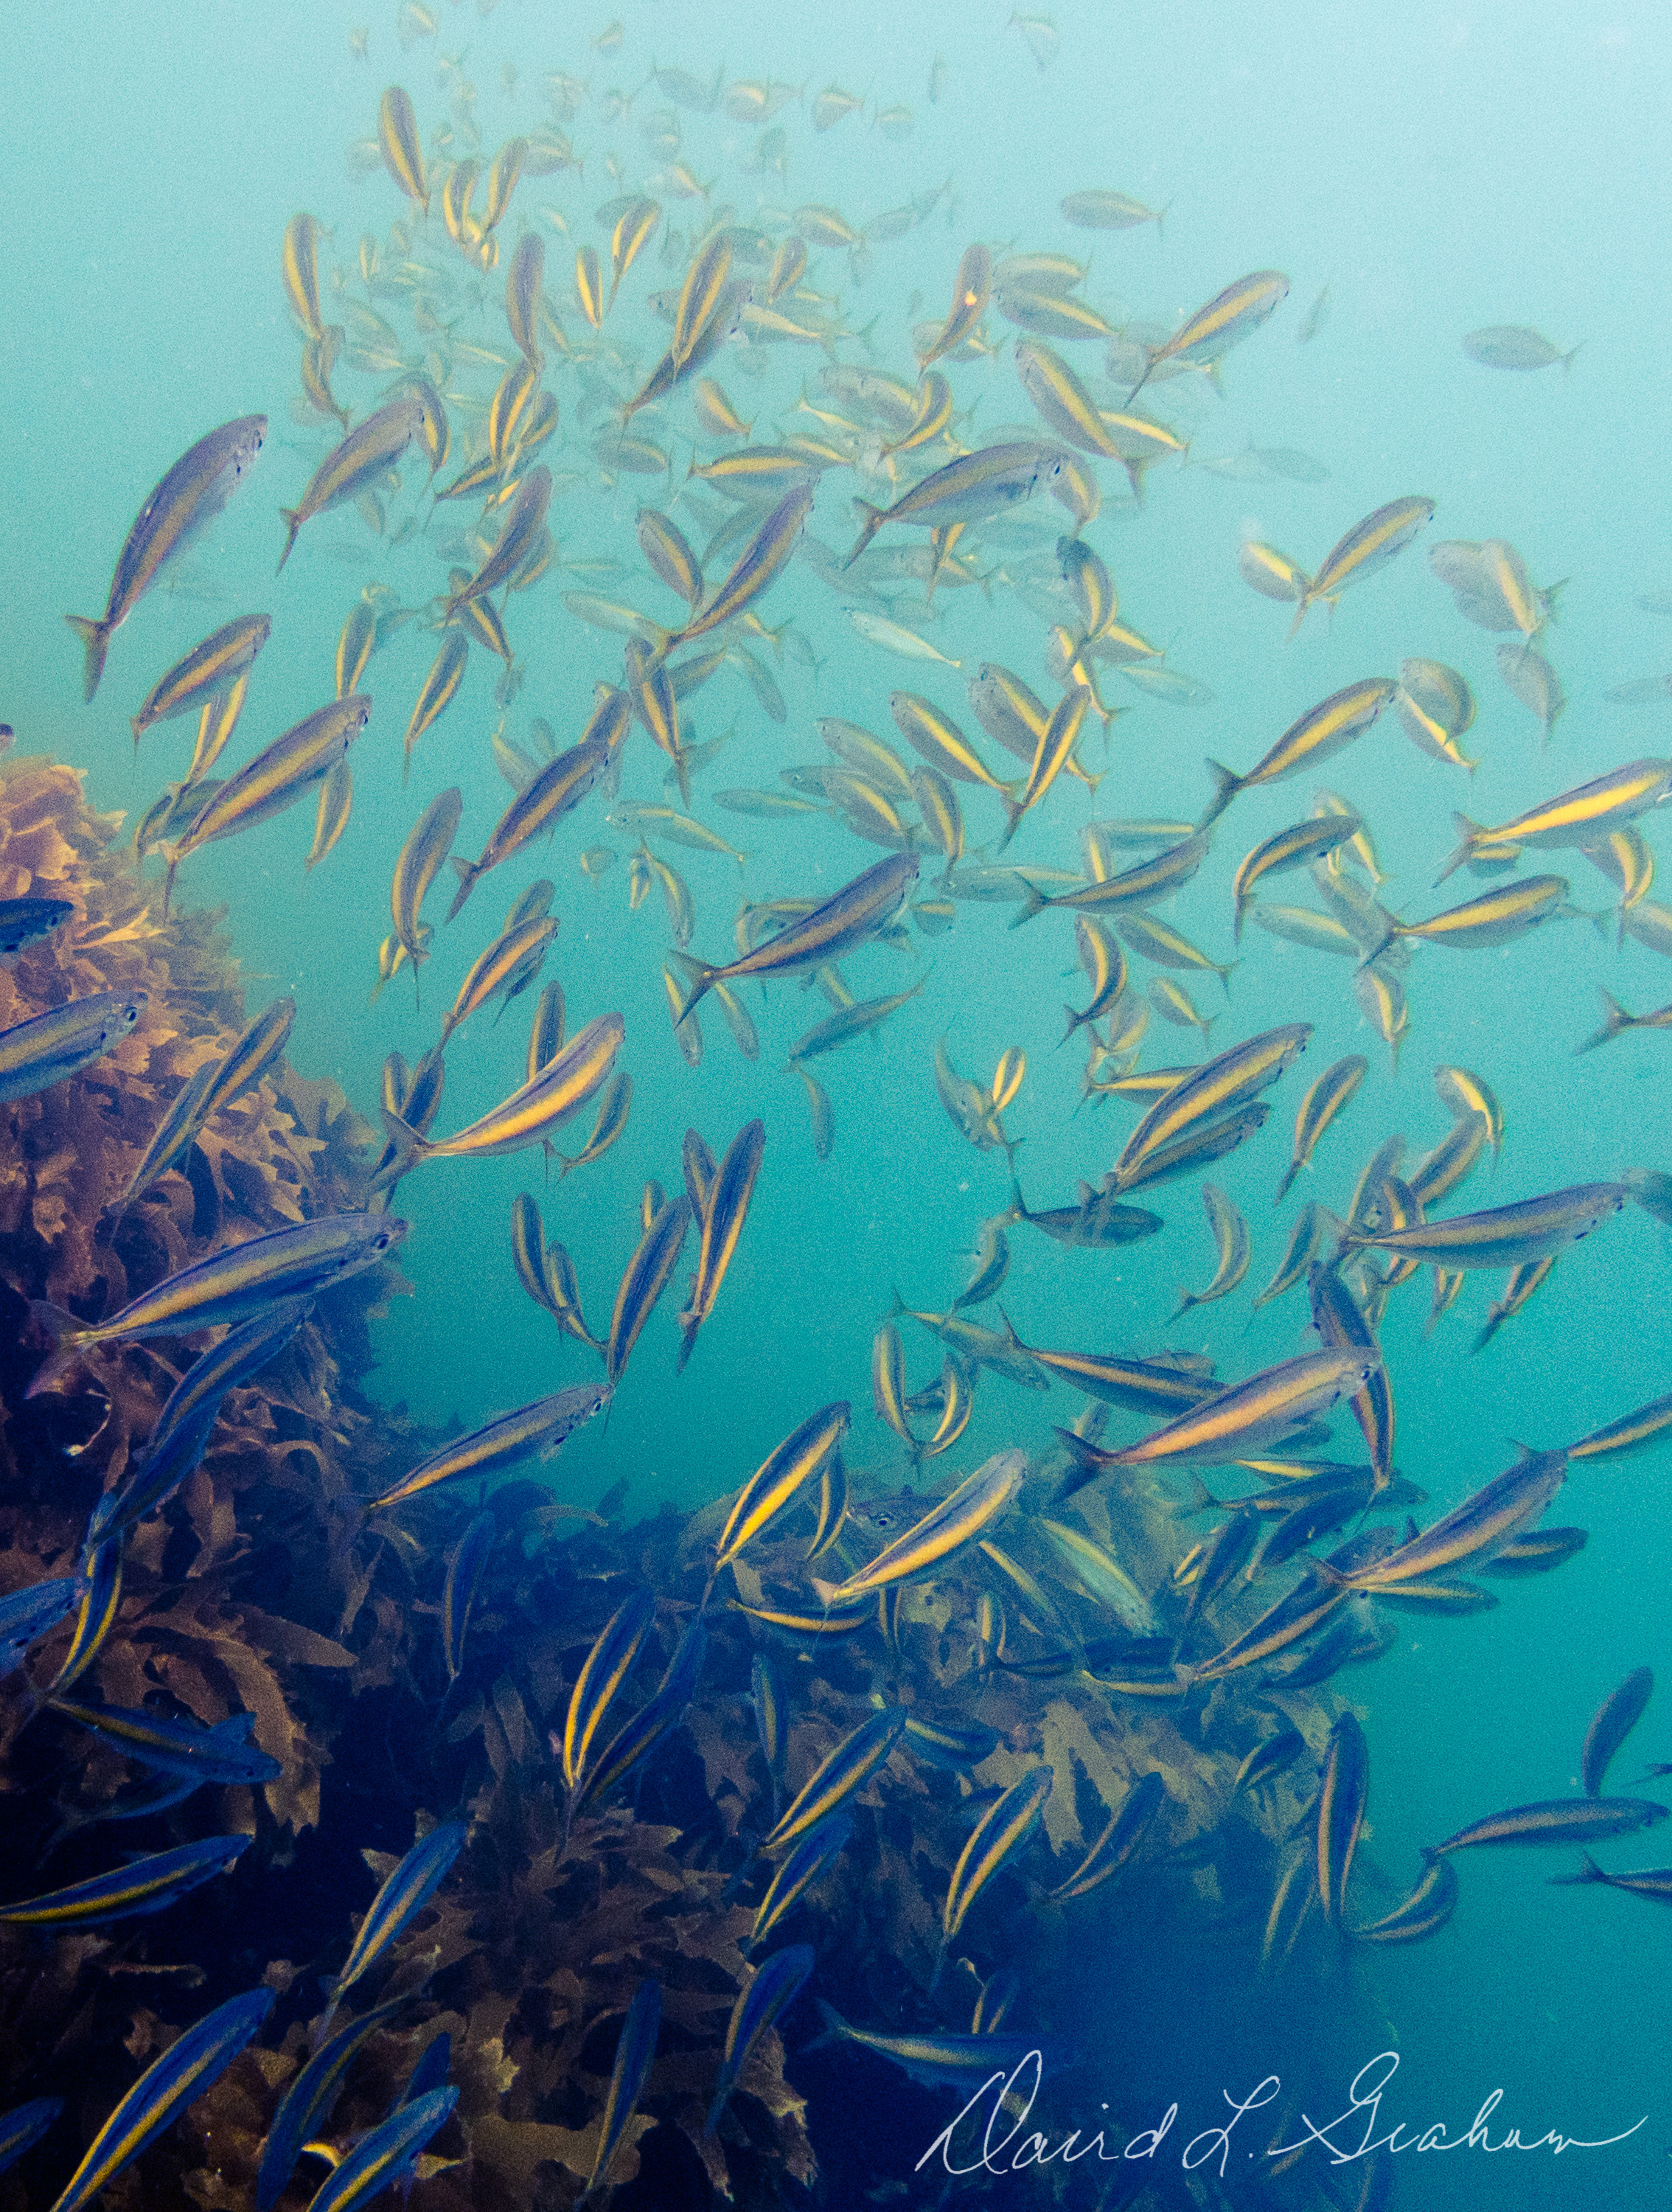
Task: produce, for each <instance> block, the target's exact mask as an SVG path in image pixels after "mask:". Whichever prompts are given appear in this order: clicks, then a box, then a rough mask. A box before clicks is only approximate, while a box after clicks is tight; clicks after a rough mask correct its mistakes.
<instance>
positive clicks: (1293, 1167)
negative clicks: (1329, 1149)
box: [1274, 1053, 1370, 1205]
mask: <svg viewBox="0 0 1672 2212" xmlns="http://www.w3.org/2000/svg"><path fill="white" fill-rule="evenodd" d="M1369 1066H1370V1063H1369V1061H1368V1060H1366V1059H1365V1056H1364V1054H1362V1053H1351V1054H1348V1056H1347V1058H1346V1059H1345V1060H1337V1061H1336V1062H1335V1066H1333V1067H1327V1068H1326V1069H1325V1070H1324V1072H1323V1073H1322V1075H1321V1076H1319V1078H1318V1079H1317V1081H1316V1083H1314V1084H1313V1085H1312V1086H1311V1088H1310V1090H1309V1091H1308V1092H1307V1093H1306V1096H1305V1097H1304V1098H1303V1099H1302V1100H1301V1102H1300V1108H1299V1110H1298V1113H1297V1114H1296V1115H1295V1143H1294V1157H1293V1158H1292V1159H1291V1161H1290V1163H1289V1165H1288V1167H1287V1168H1286V1170H1285V1172H1284V1176H1283V1180H1282V1182H1280V1184H1279V1185H1278V1188H1277V1198H1276V1200H1275V1201H1274V1203H1276V1204H1278V1205H1281V1203H1282V1202H1283V1200H1284V1199H1285V1198H1286V1197H1287V1195H1288V1193H1289V1187H1290V1185H1291V1184H1292V1182H1294V1179H1295V1177H1296V1176H1298V1174H1299V1173H1300V1170H1302V1168H1304V1167H1307V1166H1310V1164H1311V1158H1312V1154H1313V1152H1315V1151H1316V1148H1317V1144H1318V1139H1320V1138H1321V1137H1322V1134H1323V1133H1324V1131H1325V1130H1326V1129H1327V1128H1328V1127H1329V1125H1330V1123H1331V1122H1332V1121H1334V1120H1335V1117H1336V1116H1337V1115H1339V1114H1340V1113H1341V1111H1342V1109H1343V1108H1345V1107H1346V1105H1347V1103H1348V1101H1349V1100H1350V1099H1352V1098H1353V1096H1354V1094H1355V1093H1356V1092H1357V1091H1358V1089H1359V1085H1360V1084H1361V1083H1362V1082H1363V1081H1364V1079H1365V1074H1366V1073H1367V1072H1368V1069H1369Z"/></svg>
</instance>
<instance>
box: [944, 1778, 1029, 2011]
mask: <svg viewBox="0 0 1672 2212" xmlns="http://www.w3.org/2000/svg"><path fill="white" fill-rule="evenodd" d="M1054 1782H1055V1775H1054V1773H1053V1771H1052V1770H1051V1768H1050V1767H1049V1766H1036V1767H1034V1768H1033V1769H1032V1770H1031V1771H1030V1772H1029V1773H1026V1774H1024V1775H1023V1776H1022V1778H1021V1779H1020V1780H1019V1781H1018V1782H1014V1783H1012V1784H1011V1786H1010V1788H1009V1789H1008V1790H1006V1791H1005V1793H1004V1795H1003V1796H1001V1797H1000V1798H998V1799H996V1800H995V1801H994V1803H993V1804H991V1805H989V1806H988V1808H987V1810H986V1811H985V1812H984V1813H983V1814H982V1816H981V1818H980V1820H977V1821H976V1825H975V1826H974V1827H973V1828H972V1829H971V1830H970V1833H969V1835H968V1837H967V1838H965V1840H964V1849H963V1850H961V1851H960V1852H959V1854H958V1862H957V1863H956V1864H955V1865H954V1867H953V1869H952V1880H951V1881H949V1882H948V1884H947V1886H946V1898H945V1904H944V1905H942V1907H941V1912H940V1930H941V1935H940V1945H939V1953H938V1954H937V1963H938V1962H939V1960H941V1959H944V1958H945V1953H946V1946H947V1945H948V1944H949V1943H950V1942H952V1940H953V1938H954V1937H955V1936H957V1934H958V1930H959V1929H960V1928H962V1927H963V1925H964V1920H965V1918H966V1917H967V1916H968V1914H969V1911H970V1906H971V1905H973V1904H974V1903H975V1901H976V1898H977V1897H979V1896H980V1894H981V1893H982V1890H983V1889H985V1888H986V1887H987V1885H988V1882H989V1881H991V1880H992V1879H993V1877H994V1875H995V1874H997V1873H998V1871H999V1869H1000V1867H1002V1866H1003V1865H1005V1863H1006V1861H1008V1860H1010V1859H1012V1858H1013V1857H1015V1856H1016V1854H1017V1852H1018V1851H1019V1850H1021V1848H1022V1846H1023V1845H1024V1844H1025V1843H1026V1842H1027V1840H1028V1838H1030V1837H1031V1835H1032V1834H1033V1832H1034V1831H1035V1830H1036V1829H1037V1827H1038V1826H1039V1823H1040V1821H1041V1820H1043V1818H1044V1813H1045V1802H1046V1800H1047V1799H1048V1798H1049V1796H1050V1794H1051V1788H1052V1784H1053V1783H1054ZM934 1980H935V1976H934V1975H933V1974H931V1976H930V1986H931V1987H933V1984H934Z"/></svg>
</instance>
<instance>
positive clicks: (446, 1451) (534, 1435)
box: [365, 1376, 615, 1514]
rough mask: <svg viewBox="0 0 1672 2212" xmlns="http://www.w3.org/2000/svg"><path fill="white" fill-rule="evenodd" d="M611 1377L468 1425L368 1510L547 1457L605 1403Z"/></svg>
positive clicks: (380, 1495)
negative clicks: (465, 1431)
mask: <svg viewBox="0 0 1672 2212" xmlns="http://www.w3.org/2000/svg"><path fill="white" fill-rule="evenodd" d="M614 1381H615V1377H614V1376H611V1378H610V1383H609V1384H608V1385H606V1384H605V1383H577V1384H575V1385H574V1386H573V1387H572V1388H570V1389H567V1390H558V1391H555V1392H553V1393H552V1395H550V1396H549V1397H545V1398H536V1399H534V1400H532V1401H531V1403H529V1404H528V1405H526V1406H520V1407H518V1408H517V1410H516V1411H515V1412H514V1413H502V1414H501V1415H500V1417H499V1418H498V1419H497V1420H493V1421H489V1422H488V1423H487V1424H486V1425H484V1426H483V1427H482V1428H479V1429H472V1430H471V1431H470V1433H469V1434H468V1435H466V1436H463V1437H458V1438H457V1439H456V1440H455V1441H454V1442H453V1443H449V1444H444V1445H443V1446H442V1448H441V1450H439V1451H436V1452H432V1453H431V1454H430V1455H429V1457H428V1458H427V1459H423V1460H420V1461H419V1462H418V1464H417V1465H416V1467H414V1468H411V1469H410V1471H409V1472H408V1473H407V1474H404V1475H403V1476H402V1477H401V1479H400V1480H399V1481H398V1482H396V1483H393V1484H392V1485H391V1486H390V1487H389V1488H388V1489H387V1490H385V1491H380V1492H379V1493H378V1494H377V1495H376V1496H375V1497H374V1498H368V1500H367V1501H366V1509H365V1510H366V1511H367V1512H368V1514H372V1513H381V1512H386V1511H387V1510H389V1508H390V1507H391V1506H394V1505H402V1504H405V1503H406V1501H407V1500H408V1499H409V1498H416V1497H418V1496H419V1495H420V1494H421V1493H423V1492H426V1491H429V1490H433V1489H435V1487H436V1486H437V1485H438V1484H439V1483H443V1482H451V1481H453V1480H456V1479H457V1478H458V1477H459V1476H460V1475H487V1474H497V1473H499V1472H500V1471H501V1470H502V1469H503V1468H508V1467H515V1466H517V1465H518V1464H519V1463H520V1462H521V1461H523V1460H526V1459H540V1460H548V1459H550V1458H551V1457H552V1456H553V1455H554V1454H556V1452H558V1451H559V1450H561V1449H562V1446H563V1445H564V1444H565V1443H568V1439H569V1438H570V1437H572V1436H573V1435H574V1434H575V1431H576V1430H577V1429H579V1428H583V1427H584V1426H585V1425H586V1424H587V1422H588V1421H590V1420H591V1419H593V1415H594V1414H595V1413H599V1412H601V1411H602V1410H603V1408H604V1407H605V1406H607V1405H608V1404H609V1402H610V1399H611V1395H612V1389H613V1384H614Z"/></svg>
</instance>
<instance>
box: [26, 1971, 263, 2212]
mask: <svg viewBox="0 0 1672 2212" xmlns="http://www.w3.org/2000/svg"><path fill="white" fill-rule="evenodd" d="M272 2004H273V1992H272V1990H270V1989H259V1990H246V1992H245V1993H244V1995H243V1996H235V1997H231V1998H228V2001H227V2002H226V2003H225V2004H222V2005H217V2006H216V2008H215V2010H214V2011H213V2012H210V2013H206V2014H205V2015H204V2017H203V2019H202V2020H200V2021H198V2022H197V2023H196V2024H195V2026H193V2027H188V2028H187V2029H186V2030H185V2033H183V2034H181V2035H179V2036H177V2037H176V2038H175V2039H174V2040H173V2043H171V2044H170V2045H169V2046H168V2048H167V2050H166V2051H164V2052H163V2054H162V2056H161V2057H160V2058H157V2059H155V2060H154V2061H153V2062H152V2063H151V2064H150V2065H149V2066H148V2067H147V2068H146V2069H145V2071H144V2072H143V2074H142V2075H140V2077H139V2079H138V2081H136V2082H135V2083H134V2085H133V2087H132V2088H131V2089H130V2090H129V2091H128V2093H127V2094H126V2096H125V2097H124V2098H123V2099H122V2100H120V2102H119V2104H118V2105H117V2106H116V2108H115V2110H114V2111H113V2112H112V2113H111V2115H110V2118H108V2119H107V2120H106V2122H105V2124H104V2125H103V2127H101V2128H100V2130H99V2132H98V2134H97V2135H96V2136H94V2138H93V2141H92V2142H90V2143H89V2144H88V2148H87V2151H86V2154H84V2156H83V2157H82V2162H81V2164H80V2165H79V2166H77V2167H76V2171H75V2172H74V2173H72V2174H71V2175H70V2179H69V2181H68V2182H67V2183H66V2184H65V2185H64V2189H63V2191H61V2192H60V2193H59V2195H58V2197H55V2198H54V2199H53V2202H52V2212H82V2208H83V2206H85V2205H88V2204H91V2203H93V2201H94V2198H95V2197H97V2196H98V2195H99V2193H100V2191H101V2190H103V2189H104V2188H105V2187H106V2185H107V2184H108V2183H110V2182H112V2181H114V2180H115V2179H116V2177H117V2175H118V2174H119V2173H120V2172H122V2171H123V2169H124V2168H125V2166H129V2165H131V2163H132V2161H133V2160H135V2159H137V2157H138V2156H139V2154H140V2153H141V2151H143V2149H144V2148H145V2147H146V2145H147V2144H148V2143H149V2142H152V2141H153V2140H154V2139H155V2137H156V2136H159V2135H161V2132H162V2130H164V2129H165V2128H166V2127H168V2126H170V2125H172V2124H173V2121H174V2120H175V2119H176V2118H178V2117H179V2114H180V2113H181V2112H184V2111H185V2108H186V2106H188V2105H192V2104H195V2103H196V2102H197V2100H198V2098H200V2097H203V2096H205V2095H207V2094H208V2093H209V2091H210V2089H211V2088H212V2087H214V2085H215V2083H216V2081H219V2079H220V2078H221V2075H222V2074H223V2073H224V2072H225V2071H226V2069H227V2068H228V2066H230V2065H231V2063H232V2062H233V2060H234V2058H236V2057H237V2056H238V2054H239V2052H240V2051H242V2050H243V2049H244V2048H245V2047H246V2045H248V2044H249V2043H251V2042H252V2040H253V2039H254V2038H255V2037H256V2036H257V2035H258V2033H260V2031H261V2027H262V2025H263V2023H264V2021H265V2020H266V2018H267V2015H268V2014H269V2012H271V2009H272Z"/></svg>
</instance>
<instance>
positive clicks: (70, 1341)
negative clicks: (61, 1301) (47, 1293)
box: [23, 1298, 87, 1398]
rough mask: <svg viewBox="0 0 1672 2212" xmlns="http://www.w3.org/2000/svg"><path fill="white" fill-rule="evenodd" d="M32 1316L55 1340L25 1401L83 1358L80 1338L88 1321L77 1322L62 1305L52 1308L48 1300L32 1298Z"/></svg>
mask: <svg viewBox="0 0 1672 2212" xmlns="http://www.w3.org/2000/svg"><path fill="white" fill-rule="evenodd" d="M29 1314H30V1317H31V1319H32V1320H33V1322H34V1323H35V1326H36V1327H37V1328H39V1329H40V1331H41V1332H42V1334H44V1335H46V1336H48V1337H50V1338H51V1339H52V1350H51V1351H50V1352H48V1353H47V1355H46V1358H45V1359H43V1360H42V1362H41V1363H40V1366H39V1367H37V1368H36V1370H35V1371H34V1373H33V1376H31V1377H30V1379H29V1387H28V1389H27V1390H26V1391H25V1392H24V1393H23V1395H24V1396H25V1397H26V1398H33V1397H34V1396H35V1395H37V1394H38V1393H39V1392H40V1391H42V1390H45V1389H47V1388H48V1387H49V1385H50V1384H52V1383H56V1382H57V1381H58V1377H59V1376H61V1375H67V1374H68V1373H69V1372H70V1369H71V1368H72V1367H73V1366H75V1364H76V1361H77V1360H78V1359H79V1358H81V1339H82V1333H83V1331H84V1330H85V1328H86V1327H87V1324H86V1322H81V1321H77V1319H76V1316H75V1315H74V1314H72V1313H66V1312H65V1311H64V1308H63V1307H62V1306H55V1305H53V1304H52V1302H51V1301H50V1299H47V1298H31V1299H30V1301H29Z"/></svg>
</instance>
